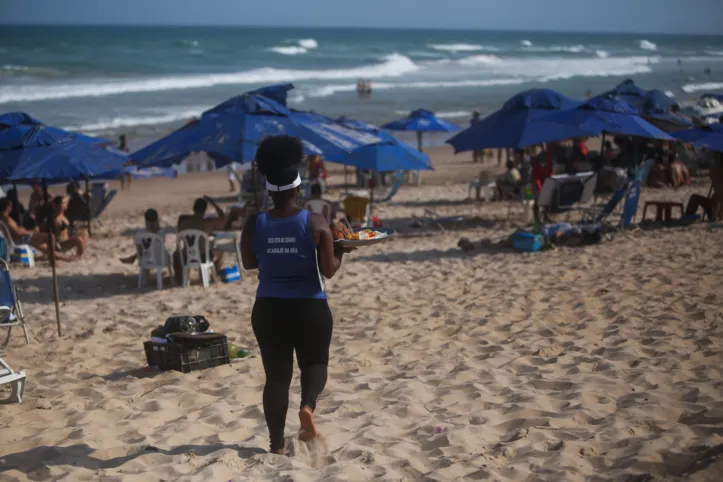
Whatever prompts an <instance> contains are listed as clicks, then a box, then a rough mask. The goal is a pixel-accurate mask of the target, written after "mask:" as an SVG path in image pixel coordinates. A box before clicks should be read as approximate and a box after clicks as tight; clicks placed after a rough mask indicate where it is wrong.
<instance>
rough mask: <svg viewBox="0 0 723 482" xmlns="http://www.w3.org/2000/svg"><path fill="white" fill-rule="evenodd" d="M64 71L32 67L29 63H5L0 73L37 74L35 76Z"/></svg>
mask: <svg viewBox="0 0 723 482" xmlns="http://www.w3.org/2000/svg"><path fill="white" fill-rule="evenodd" d="M62 73H63V72H61V71H60V70H57V69H52V68H49V67H31V66H28V65H14V64H5V65H2V66H0V75H3V74H6V75H35V76H54V75H60V74H62Z"/></svg>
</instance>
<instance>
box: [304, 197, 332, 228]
mask: <svg viewBox="0 0 723 482" xmlns="http://www.w3.org/2000/svg"><path fill="white" fill-rule="evenodd" d="M325 207H326V208H327V215H326V216H324V208H325ZM304 209H306V210H307V211H310V212H312V213H316V214H321V215H322V216H324V217H325V218H326V222H327V223H331V212H332V210H333V209H332V205H331V203H330V202H329V201H324V200H323V199H310V200H308V201H306V204H305V205H304Z"/></svg>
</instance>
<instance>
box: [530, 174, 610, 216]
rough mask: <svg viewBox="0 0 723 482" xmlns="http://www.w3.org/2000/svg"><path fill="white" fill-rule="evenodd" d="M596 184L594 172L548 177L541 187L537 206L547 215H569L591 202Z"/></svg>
mask: <svg viewBox="0 0 723 482" xmlns="http://www.w3.org/2000/svg"><path fill="white" fill-rule="evenodd" d="M596 184H597V174H595V173H594V172H581V173H578V174H574V175H567V174H558V175H555V176H550V177H548V178H547V179H545V182H544V183H543V185H542V189H541V190H540V195H539V197H538V198H537V205H538V206H539V207H540V209H541V210H544V211H545V213H546V214H548V215H549V214H560V213H569V212H570V211H572V210H574V209H578V206H579V205H581V204H585V203H588V202H590V201H591V200H592V198H593V195H594V193H595V185H596Z"/></svg>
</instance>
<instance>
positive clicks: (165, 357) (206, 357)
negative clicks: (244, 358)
mask: <svg viewBox="0 0 723 482" xmlns="http://www.w3.org/2000/svg"><path fill="white" fill-rule="evenodd" d="M143 348H145V350H146V360H148V365H149V366H158V367H159V368H160V369H161V370H177V371H179V372H183V373H188V372H192V371H195V370H203V369H204V368H211V367H216V366H219V365H227V364H229V363H231V360H230V359H229V356H228V345H227V343H226V337H225V336H224V337H223V338H220V339H218V340H214V341H212V342H205V343H188V342H186V343H168V344H162V343H153V342H152V341H146V342H144V343H143Z"/></svg>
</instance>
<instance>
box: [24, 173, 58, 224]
mask: <svg viewBox="0 0 723 482" xmlns="http://www.w3.org/2000/svg"><path fill="white" fill-rule="evenodd" d="M52 198H53V196H52V195H51V194H50V193H48V199H52ZM44 206H45V193H44V192H43V188H42V187H41V186H40V182H39V181H35V182H34V183H33V191H32V192H31V193H30V200H29V201H28V211H30V214H31V215H32V216H33V217H34V218H35V219H36V221H38V222H41V221H42V220H41V219H40V218H41V217H42V216H41V214H42V212H43V207H44Z"/></svg>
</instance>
